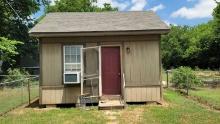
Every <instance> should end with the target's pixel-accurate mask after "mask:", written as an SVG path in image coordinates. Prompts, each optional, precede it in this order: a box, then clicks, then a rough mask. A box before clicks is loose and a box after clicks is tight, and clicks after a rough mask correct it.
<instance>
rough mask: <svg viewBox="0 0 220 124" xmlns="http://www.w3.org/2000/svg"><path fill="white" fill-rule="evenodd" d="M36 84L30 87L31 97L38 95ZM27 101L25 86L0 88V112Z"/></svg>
mask: <svg viewBox="0 0 220 124" xmlns="http://www.w3.org/2000/svg"><path fill="white" fill-rule="evenodd" d="M38 89H39V88H38V85H35V86H32V87H31V99H33V98H36V97H37V96H38V95H39V90H38ZM27 102H28V91H27V87H23V88H4V89H3V90H0V113H4V112H6V111H8V110H10V109H12V108H14V107H16V106H19V105H22V104H24V103H27Z"/></svg>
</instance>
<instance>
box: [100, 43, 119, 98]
mask: <svg viewBox="0 0 220 124" xmlns="http://www.w3.org/2000/svg"><path fill="white" fill-rule="evenodd" d="M101 52H102V93H103V95H118V94H121V66H120V47H102V49H101Z"/></svg>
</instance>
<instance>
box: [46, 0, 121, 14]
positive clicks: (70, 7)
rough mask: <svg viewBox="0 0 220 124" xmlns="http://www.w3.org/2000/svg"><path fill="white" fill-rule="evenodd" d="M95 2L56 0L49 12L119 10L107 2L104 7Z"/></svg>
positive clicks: (86, 0) (87, 0) (48, 8)
mask: <svg viewBox="0 0 220 124" xmlns="http://www.w3.org/2000/svg"><path fill="white" fill-rule="evenodd" d="M95 2H96V1H91V0H59V1H55V5H52V6H51V5H49V6H48V7H47V12H101V11H117V10H118V9H117V8H113V7H111V5H110V4H107V3H105V4H104V7H103V8H100V7H98V6H96V5H95V4H94V3H95Z"/></svg>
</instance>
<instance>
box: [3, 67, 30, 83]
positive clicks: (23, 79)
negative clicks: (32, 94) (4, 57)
mask: <svg viewBox="0 0 220 124" xmlns="http://www.w3.org/2000/svg"><path fill="white" fill-rule="evenodd" d="M7 72H8V75H7V76H6V78H5V79H4V81H3V82H5V83H6V82H12V83H8V84H6V85H7V86H10V87H18V86H22V83H23V85H26V84H27V82H28V79H27V78H29V73H28V72H27V71H25V70H23V69H17V68H15V69H10V68H9V69H8V71H7Z"/></svg>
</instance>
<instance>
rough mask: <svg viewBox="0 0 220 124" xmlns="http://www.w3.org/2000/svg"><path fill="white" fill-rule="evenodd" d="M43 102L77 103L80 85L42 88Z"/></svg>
mask: <svg viewBox="0 0 220 124" xmlns="http://www.w3.org/2000/svg"><path fill="white" fill-rule="evenodd" d="M40 91H41V93H42V96H41V104H62V103H76V101H77V96H79V95H80V88H79V87H47V88H41V89H40Z"/></svg>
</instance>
